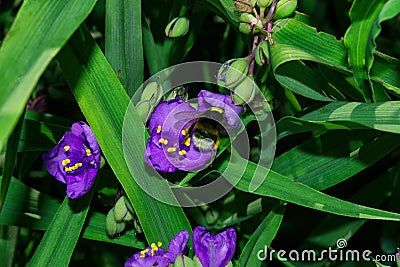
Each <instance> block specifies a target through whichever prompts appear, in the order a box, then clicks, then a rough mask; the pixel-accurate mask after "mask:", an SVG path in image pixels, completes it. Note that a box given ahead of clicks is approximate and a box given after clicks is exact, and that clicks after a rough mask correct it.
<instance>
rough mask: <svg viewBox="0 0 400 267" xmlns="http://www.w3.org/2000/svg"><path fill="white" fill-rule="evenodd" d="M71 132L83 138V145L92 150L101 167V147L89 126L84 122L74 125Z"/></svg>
mask: <svg viewBox="0 0 400 267" xmlns="http://www.w3.org/2000/svg"><path fill="white" fill-rule="evenodd" d="M71 132H72V133H73V134H75V135H76V136H79V137H80V138H82V140H83V143H84V144H85V145H86V146H87V147H88V148H89V149H90V150H91V153H92V154H93V155H94V159H95V162H96V164H97V165H100V146H99V143H98V142H97V140H96V137H95V136H94V133H93V132H92V129H90V127H89V125H87V124H86V123H84V122H83V121H80V122H75V123H74V124H72V127H71Z"/></svg>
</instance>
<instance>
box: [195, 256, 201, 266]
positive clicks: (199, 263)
mask: <svg viewBox="0 0 400 267" xmlns="http://www.w3.org/2000/svg"><path fill="white" fill-rule="evenodd" d="M193 263H194V266H195V267H203V264H201V262H200V260H199V258H198V257H197V256H196V255H195V256H194V257H193Z"/></svg>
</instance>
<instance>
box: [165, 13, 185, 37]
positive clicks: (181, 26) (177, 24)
mask: <svg viewBox="0 0 400 267" xmlns="http://www.w3.org/2000/svg"><path fill="white" fill-rule="evenodd" d="M189 22H190V21H189V19H188V18H187V17H176V18H174V19H172V20H171V21H170V22H169V23H168V25H167V27H165V35H166V36H168V37H181V36H184V35H185V34H186V33H187V32H188V31H189Z"/></svg>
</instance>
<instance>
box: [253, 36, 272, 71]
mask: <svg viewBox="0 0 400 267" xmlns="http://www.w3.org/2000/svg"><path fill="white" fill-rule="evenodd" d="M254 61H255V62H256V63H257V65H259V66H262V65H264V64H265V63H267V64H269V45H268V42H267V41H265V40H264V41H262V42H261V43H259V44H258V45H257V47H256V51H255V53H254Z"/></svg>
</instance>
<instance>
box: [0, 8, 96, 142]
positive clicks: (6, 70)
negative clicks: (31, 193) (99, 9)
mask: <svg viewBox="0 0 400 267" xmlns="http://www.w3.org/2000/svg"><path fill="white" fill-rule="evenodd" d="M95 3H96V0H88V1H83V2H82V1H80V0H71V1H63V0H54V1H47V0H37V1H24V2H23V4H22V6H21V8H20V10H19V12H18V14H17V17H16V19H15V21H14V23H13V25H12V27H11V29H10V31H9V32H8V34H7V37H6V38H5V40H4V42H3V44H2V46H1V48H0V84H1V85H2V86H1V92H0V128H1V129H2V130H1V131H0V148H2V147H3V144H4V142H5V140H6V139H7V138H8V136H9V135H10V133H11V131H12V130H13V129H14V127H15V125H16V124H17V122H18V119H19V117H20V116H21V114H22V112H23V110H24V109H25V105H26V103H27V101H28V99H29V96H30V95H31V92H32V90H33V88H34V86H35V84H36V83H37V81H38V79H39V77H40V76H41V75H42V73H43V71H44V70H45V68H46V67H47V65H48V64H49V63H50V61H51V60H52V59H53V57H54V56H55V55H56V54H57V53H58V51H59V50H60V49H61V47H62V46H63V45H64V44H65V43H66V42H67V40H68V39H69V38H70V36H71V35H72V33H73V32H74V31H75V30H76V29H77V28H78V26H79V25H80V24H81V23H82V21H83V20H84V19H85V18H86V17H87V16H88V14H89V13H90V11H91V10H92V9H93V7H94V5H95ZM10 64H12V68H10Z"/></svg>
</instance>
